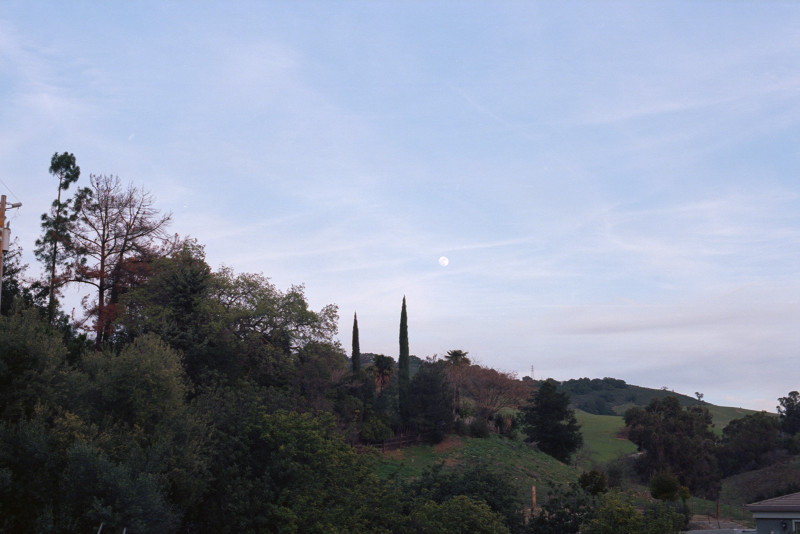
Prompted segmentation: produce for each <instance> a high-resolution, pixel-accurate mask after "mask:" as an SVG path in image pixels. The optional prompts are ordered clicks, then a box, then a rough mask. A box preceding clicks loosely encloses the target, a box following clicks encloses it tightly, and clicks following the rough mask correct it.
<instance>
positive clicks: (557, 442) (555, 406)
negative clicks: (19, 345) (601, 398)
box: [522, 378, 583, 462]
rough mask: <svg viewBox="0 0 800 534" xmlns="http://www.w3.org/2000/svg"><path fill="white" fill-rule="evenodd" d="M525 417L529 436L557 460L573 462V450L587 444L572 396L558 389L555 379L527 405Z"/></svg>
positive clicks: (546, 382)
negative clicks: (570, 400)
mask: <svg viewBox="0 0 800 534" xmlns="http://www.w3.org/2000/svg"><path fill="white" fill-rule="evenodd" d="M522 420H523V423H524V424H525V426H526V432H527V434H528V439H529V440H530V441H535V442H536V443H537V446H538V447H539V449H540V450H541V451H542V452H544V453H547V454H549V455H550V456H552V457H553V458H555V459H557V460H560V461H562V462H569V460H570V457H571V456H572V453H574V452H575V451H577V450H578V449H580V448H581V446H582V445H583V436H582V435H581V431H580V426H578V421H577V419H575V412H574V411H573V410H570V409H569V396H568V395H567V394H566V393H564V392H561V391H558V384H557V383H556V381H555V380H553V379H552V378H549V379H547V380H545V381H544V382H542V384H541V385H540V386H539V391H537V392H535V393H534V394H533V395H532V396H531V403H530V404H529V405H528V406H525V407H523V409H522Z"/></svg>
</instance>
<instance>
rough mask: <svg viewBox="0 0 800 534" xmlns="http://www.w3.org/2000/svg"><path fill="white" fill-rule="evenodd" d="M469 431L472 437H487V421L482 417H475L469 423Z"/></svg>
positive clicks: (489, 432) (489, 431) (488, 431)
mask: <svg viewBox="0 0 800 534" xmlns="http://www.w3.org/2000/svg"><path fill="white" fill-rule="evenodd" d="M469 432H470V434H472V437H473V438H488V437H489V434H491V429H490V428H489V422H488V421H487V420H486V419H484V418H483V417H476V418H475V419H473V420H472V422H471V423H470V424H469Z"/></svg>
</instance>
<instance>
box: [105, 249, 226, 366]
mask: <svg viewBox="0 0 800 534" xmlns="http://www.w3.org/2000/svg"><path fill="white" fill-rule="evenodd" d="M212 283H213V278H212V273H211V268H210V267H209V266H208V264H207V263H206V261H205V251H204V250H203V247H202V246H201V245H199V244H198V243H197V241H195V240H193V239H187V240H185V241H183V243H181V245H180V248H178V249H177V250H175V251H174V252H173V253H172V254H169V255H167V256H163V257H159V258H156V259H155V260H154V261H153V262H152V265H151V268H150V272H149V274H148V276H147V278H146V279H145V280H143V281H142V283H140V284H139V285H138V286H137V287H134V288H132V289H131V290H130V291H128V292H127V293H126V294H125V295H124V296H123V297H121V299H120V304H121V308H122V312H121V315H120V318H119V324H120V325H121V327H122V329H123V332H124V335H125V336H127V338H128V339H127V341H130V340H133V339H135V338H136V337H138V336H141V335H143V334H146V333H155V334H157V335H158V336H159V337H161V338H162V339H163V340H164V341H165V342H166V343H167V344H168V345H169V346H171V347H172V348H173V349H176V350H179V351H181V352H182V353H183V355H184V358H185V363H186V364H193V363H194V362H195V360H196V354H197V352H198V351H201V350H202V348H203V346H204V345H206V344H207V342H208V339H209V337H210V335H211V333H210V332H211V323H212V316H213V315H215V314H213V313H212V308H213V306H212V305H211V286H212ZM187 367H188V368H189V369H188V370H189V372H190V373H191V372H192V371H193V370H194V368H193V365H187Z"/></svg>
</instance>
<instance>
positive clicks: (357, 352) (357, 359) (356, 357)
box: [352, 313, 361, 377]
mask: <svg viewBox="0 0 800 534" xmlns="http://www.w3.org/2000/svg"><path fill="white" fill-rule="evenodd" d="M352 364H353V376H354V377H358V376H359V375H360V374H361V346H360V345H359V343H358V315H357V314H356V313H353V360H352Z"/></svg>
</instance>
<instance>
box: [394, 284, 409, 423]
mask: <svg viewBox="0 0 800 534" xmlns="http://www.w3.org/2000/svg"><path fill="white" fill-rule="evenodd" d="M408 365H409V354H408V316H407V314H406V297H405V295H404V296H403V308H402V310H401V311H400V357H399V358H398V359H397V378H398V385H399V389H400V391H399V401H400V420H401V421H402V422H403V426H408V421H409V420H410V418H411V413H410V409H409V399H408V384H409V373H408Z"/></svg>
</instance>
